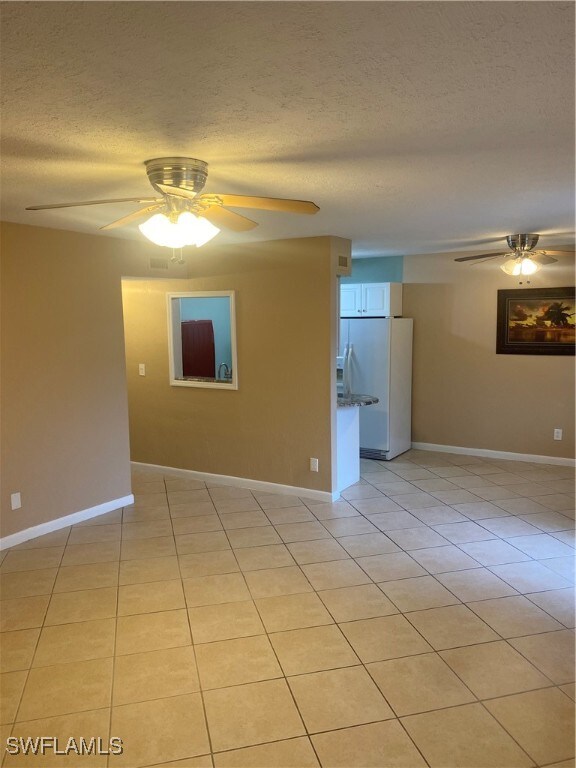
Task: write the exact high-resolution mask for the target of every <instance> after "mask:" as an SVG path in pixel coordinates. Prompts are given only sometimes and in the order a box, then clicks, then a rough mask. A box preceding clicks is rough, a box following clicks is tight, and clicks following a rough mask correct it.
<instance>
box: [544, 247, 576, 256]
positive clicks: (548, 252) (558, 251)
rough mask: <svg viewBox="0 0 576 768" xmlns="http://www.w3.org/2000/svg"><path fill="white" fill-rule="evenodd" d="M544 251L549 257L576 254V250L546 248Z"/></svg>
mask: <svg viewBox="0 0 576 768" xmlns="http://www.w3.org/2000/svg"><path fill="white" fill-rule="evenodd" d="M544 251H545V252H546V253H547V254H548V255H550V254H551V253H553V254H554V255H556V254H557V255H558V256H563V255H564V254H565V253H574V248H545V249H544Z"/></svg>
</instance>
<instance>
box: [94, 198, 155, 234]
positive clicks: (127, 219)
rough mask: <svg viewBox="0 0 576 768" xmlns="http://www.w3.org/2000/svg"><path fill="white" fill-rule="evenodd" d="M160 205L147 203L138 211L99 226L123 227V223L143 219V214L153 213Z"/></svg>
mask: <svg viewBox="0 0 576 768" xmlns="http://www.w3.org/2000/svg"><path fill="white" fill-rule="evenodd" d="M162 207H163V203H158V204H157V205H149V206H147V207H146V208H141V209H140V210H139V211H134V213H129V214H128V216H122V218H121V219H116V221H112V222H110V224H106V225H105V226H103V227H100V229H115V228H116V227H123V226H124V225H125V224H131V223H132V222H133V221H138V219H143V218H144V216H147V215H148V214H149V213H154V211H158V210H159V209H160V208H162Z"/></svg>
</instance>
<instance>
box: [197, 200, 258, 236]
mask: <svg viewBox="0 0 576 768" xmlns="http://www.w3.org/2000/svg"><path fill="white" fill-rule="evenodd" d="M198 215H199V216H202V217H204V218H205V219H208V221H210V222H211V223H212V224H214V226H216V227H218V228H220V229H231V230H232V231H233V232H247V231H248V230H249V229H254V227H257V226H258V224H257V222H255V221H252V219H247V218H246V216H240V214H239V213H234V212H233V211H227V210H226V208H222V206H220V205H211V206H209V207H208V208H206V209H205V210H203V211H200V212H199V214H198Z"/></svg>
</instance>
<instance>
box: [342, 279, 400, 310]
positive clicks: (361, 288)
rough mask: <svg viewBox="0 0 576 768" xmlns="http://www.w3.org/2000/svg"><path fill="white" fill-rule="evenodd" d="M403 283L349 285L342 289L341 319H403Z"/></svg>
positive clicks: (343, 286)
mask: <svg viewBox="0 0 576 768" xmlns="http://www.w3.org/2000/svg"><path fill="white" fill-rule="evenodd" d="M401 316H402V283H347V284H344V285H342V286H341V288H340V317H401Z"/></svg>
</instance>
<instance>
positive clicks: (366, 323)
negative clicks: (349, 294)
mask: <svg viewBox="0 0 576 768" xmlns="http://www.w3.org/2000/svg"><path fill="white" fill-rule="evenodd" d="M412 325H413V323H412V319H411V318H406V317H401V318H387V317H378V318H374V317H367V318H351V319H347V318H343V319H341V320H340V349H339V355H340V356H341V358H342V359H343V367H344V375H343V388H344V390H348V394H350V393H352V394H355V395H375V396H376V397H378V398H379V402H378V403H376V404H375V405H370V406H366V407H363V408H360V456H362V457H363V458H366V459H380V460H382V459H384V460H388V459H393V458H394V457H395V456H398V455H399V454H401V453H404V451H407V450H408V449H409V448H410V445H411V440H412V422H411V410H412Z"/></svg>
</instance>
